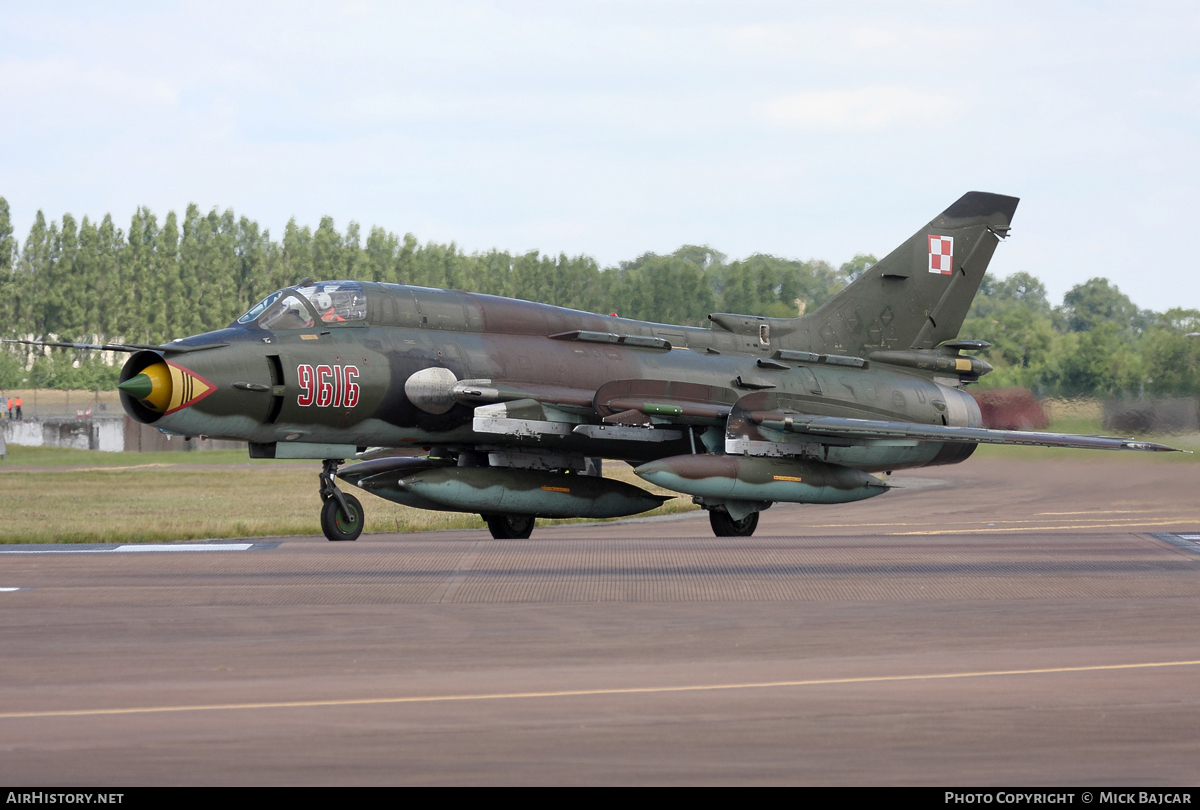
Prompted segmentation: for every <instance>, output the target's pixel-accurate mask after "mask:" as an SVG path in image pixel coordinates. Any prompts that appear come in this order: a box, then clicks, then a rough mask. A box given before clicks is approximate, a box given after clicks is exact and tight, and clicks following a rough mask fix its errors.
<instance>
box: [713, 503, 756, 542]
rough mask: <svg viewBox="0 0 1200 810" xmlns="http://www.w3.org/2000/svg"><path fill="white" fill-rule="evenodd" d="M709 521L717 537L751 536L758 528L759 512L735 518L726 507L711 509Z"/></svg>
mask: <svg viewBox="0 0 1200 810" xmlns="http://www.w3.org/2000/svg"><path fill="white" fill-rule="evenodd" d="M708 523H709V525H710V526H712V530H713V534H715V535H716V536H717V537H749V536H750V535H752V534H754V530H755V529H757V528H758V512H751V513H750V514H748V515H746V516H745V517H744V518H742V519H741V520H734V519H733V517H732V516H731V515H730V514H729V513H728V512H726V511H725V510H724V509H709V510H708Z"/></svg>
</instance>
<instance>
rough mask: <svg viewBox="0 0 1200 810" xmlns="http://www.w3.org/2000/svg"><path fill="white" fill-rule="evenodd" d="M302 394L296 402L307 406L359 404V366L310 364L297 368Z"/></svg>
mask: <svg viewBox="0 0 1200 810" xmlns="http://www.w3.org/2000/svg"><path fill="white" fill-rule="evenodd" d="M296 376H297V377H298V378H299V380H300V396H299V397H297V398H296V404H297V405H300V406H301V407H304V408H307V407H308V406H310V405H316V406H317V407H318V408H353V407H354V406H355V405H357V404H358V392H359V391H358V383H356V382H355V380H357V379H358V366H308V365H301V366H297V368H296Z"/></svg>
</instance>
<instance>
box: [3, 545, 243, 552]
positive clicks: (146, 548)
mask: <svg viewBox="0 0 1200 810" xmlns="http://www.w3.org/2000/svg"><path fill="white" fill-rule="evenodd" d="M253 547H254V544H253V543H190V544H187V543H181V544H169V545H168V544H150V543H146V544H143V545H126V546H117V547H116V548H14V549H11V550H10V549H2V548H0V554H113V553H116V552H123V551H249V550H250V549H251V548H253Z"/></svg>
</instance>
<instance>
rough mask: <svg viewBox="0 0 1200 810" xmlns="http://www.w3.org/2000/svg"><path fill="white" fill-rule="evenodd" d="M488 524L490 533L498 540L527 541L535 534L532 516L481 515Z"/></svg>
mask: <svg viewBox="0 0 1200 810" xmlns="http://www.w3.org/2000/svg"><path fill="white" fill-rule="evenodd" d="M480 517H481V518H483V519H484V521H485V522H486V523H487V527H488V531H489V532H491V533H492V537H494V538H495V539H497V540H525V539H526V538H528V537H529V535H531V534H533V517H532V516H530V515H480Z"/></svg>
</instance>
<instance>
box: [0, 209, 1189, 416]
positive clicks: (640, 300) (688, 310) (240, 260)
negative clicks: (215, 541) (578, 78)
mask: <svg viewBox="0 0 1200 810" xmlns="http://www.w3.org/2000/svg"><path fill="white" fill-rule="evenodd" d="M874 262H875V257H874V256H871V255H867V254H859V255H857V256H855V257H854V259H852V260H851V261H849V262H846V263H845V264H843V265H841V266H840V267H834V266H833V265H831V264H829V263H828V262H824V261H819V260H808V261H802V260H796V259H785V258H780V257H777V256H771V255H766V254H754V255H752V256H749V257H747V258H745V259H742V260H738V261H730V260H729V258H728V257H727V256H726V255H725V254H722V253H720V252H718V251H716V250H713V249H712V248H710V247H707V246H696V245H685V246H683V247H681V248H679V249H678V250H676V251H675V252H674V253H671V254H668V255H658V254H654V253H646V254H644V255H642V256H639V257H638V258H636V259H634V260H632V261H625V262H621V263H619V264H618V265H617V266H615V267H608V268H601V267H600V266H599V265H598V264H597V262H596V261H595V260H594V259H592V258H591V257H589V256H582V255H581V256H573V257H572V256H567V255H565V254H559V255H557V256H554V255H548V254H542V253H541V252H539V251H536V250H535V251H529V252H526V253H520V254H513V253H508V252H504V251H498V250H492V251H489V252H486V253H478V252H476V253H467V252H465V251H463V250H462V249H460V248H459V247H458V246H457V245H455V244H454V243H450V244H439V243H435V242H427V243H424V244H422V243H420V242H418V240H417V238H416V237H415V236H413V235H412V234H404V235H403V236H400V235H398V234H396V233H393V232H391V231H387V230H385V229H383V228H380V227H374V228H371V229H370V230H369V231H368V232H367V233H366V234H365V236H364V234H363V232H362V229H361V228H360V226H359V225H358V223H355V222H351V223H349V224H348V225H347V226H346V228H345V230H344V231H339V230H338V229H337V228H336V227H335V223H334V221H333V219H332V218H330V217H325V218H323V219H322V220H321V221H320V223H319V224H318V225H317V227H316V229H315V230H314V229H311V228H309V227H307V226H301V225H299V224H297V223H296V221H295V220H294V219H293V220H291V221H290V222H288V223H287V226H286V227H285V228H284V229H283V234H282V237H281V238H279V239H274V238H273V237H272V235H271V234H270V232H269V231H268V230H267V229H266V228H262V227H260V226H259V225H258V223H256V222H255V221H253V220H251V219H249V218H247V217H245V216H237V215H235V214H234V212H233V210H232V209H226V210H224V211H221V210H219V209H216V208H213V209H212V210H210V211H208V212H207V213H204V212H202V211H201V210H200V209H199V208H198V207H197V206H196V205H189V206H188V207H187V209H186V210H185V211H184V214H183V216H182V217H180V216H178V215H176V213H175V212H173V211H171V212H168V213H167V214H166V216H165V217H163V218H162V219H161V220H160V219H159V217H158V216H157V215H155V214H154V213H153V212H152V211H150V210H149V209H147V208H139V209H138V210H137V211H136V212H134V214H133V216H132V218H131V220H130V222H129V225H128V227H127V228H125V229H122V228H120V227H118V226H117V225H116V223H115V222H114V221H113V218H112V217H111V216H110V215H106V216H104V217H103V219H100V220H98V221H96V220H91V219H89V218H88V217H83V218H82V219H81V220H76V219H75V217H73V216H71V215H70V214H64V215H63V216H62V217H61V219H58V220H49V221H48V220H47V218H46V217H45V215H44V214H43V213H42V212H41V211H39V212H38V213H37V215H36V217H35V218H34V222H33V225H32V226H31V227H30V230H29V233H28V235H27V236H26V237H25V239H24V241H23V242H22V241H19V240H18V239H17V237H16V235H15V234H14V232H13V228H12V223H11V217H10V211H9V205H8V202H7V201H6V200H5V199H4V198H3V197H0V293H2V295H0V319H2V320H0V323H2V324H3V327H2V329H0V333H2V334H3V335H4V336H8V337H29V336H32V337H35V338H52V337H53V338H57V339H60V340H72V341H103V340H112V341H115V340H124V341H128V342H147V343H153V342H162V341H167V340H171V339H172V338H176V337H183V336H185V335H191V334H196V333H199V332H204V331H208V330H212V329H219V328H221V327H224V326H227V325H228V324H229V323H230V322H231V321H233V320H234V319H235V318H237V317H238V315H240V314H241V313H242V312H244V311H246V310H247V309H249V308H250V306H252V305H253V304H254V303H255V302H256V301H258V300H259V299H260V298H262V297H263V296H265V295H267V294H268V293H270V292H272V291H274V290H276V289H279V288H280V287H286V286H291V285H293V284H296V283H297V282H298V281H300V280H301V279H303V278H305V277H309V278H314V279H333V278H344V279H358V280H363V281H383V282H396V283H401V284H414V285H420V286H427V287H443V288H450V289H459V290H468V291H472V292H482V293H490V294H493V295H503V296H509V297H513V298H524V299H528V300H532V301H542V302H544V303H548V304H554V305H557V306H565V307H572V308H575V309H581V310H585V311H589V312H600V313H609V312H616V313H619V314H620V315H623V316H627V317H631V318H638V319H641V320H649V321H658V322H664V323H684V324H691V325H700V326H702V325H705V324H707V316H708V314H709V313H710V312H717V311H723V312H737V313H747V314H754V315H767V316H771V317H784V318H786V317H795V316H796V315H797V314H802V313H803V312H806V311H809V312H811V311H812V310H813V309H815V308H816V307H817V306H820V305H821V304H822V303H824V302H825V301H826V300H828V299H829V298H830V297H831V296H833V295H834V294H836V293H837V292H838V291H839V290H841V289H842V288H843V287H844V286H845V285H846V284H847V283H849V282H850V281H853V280H854V279H855V278H857V277H858V276H859V275H860V274H861V273H862V272H863V271H864V270H866V269H867V268H868V267H870V266H871V265H872V264H874ZM1197 329H1200V313H1198V312H1197V311H1196V310H1182V309H1179V310H1171V311H1169V312H1166V313H1154V312H1149V311H1144V310H1139V309H1138V308H1137V307H1136V306H1134V304H1133V303H1132V302H1131V301H1130V300H1129V298H1128V297H1127V296H1125V295H1124V294H1123V293H1121V292H1120V291H1119V290H1118V289H1117V288H1116V287H1113V286H1111V285H1110V284H1109V283H1108V282H1107V281H1106V280H1104V279H1092V280H1091V281H1089V282H1087V283H1086V284H1082V285H1079V286H1077V287H1075V288H1074V289H1072V290H1071V291H1070V292H1069V293H1068V294H1067V295H1066V297H1065V298H1064V300H1063V303H1062V305H1061V306H1058V307H1053V306H1052V305H1051V304H1050V302H1049V301H1048V299H1047V297H1046V291H1045V288H1044V286H1043V285H1042V284H1041V283H1040V282H1039V281H1038V280H1037V279H1035V278H1033V277H1032V276H1029V275H1027V274H1023V273H1019V274H1016V275H1014V276H1012V277H1010V278H1008V279H1004V280H1002V281H996V280H993V279H990V278H989V279H987V280H985V282H984V286H983V288H982V289H981V293H980V295H979V296H978V297H977V298H976V299H975V303H974V306H973V307H972V309H971V312H970V314H969V316H968V318H967V321H966V323H965V324H964V326H963V329H962V335H963V336H964V337H975V338H982V339H985V340H989V341H991V342H992V344H993V346H992V348H991V349H989V350H987V351H985V352H983V353H982V354H983V356H984V357H985V359H987V360H988V361H989V362H991V363H992V364H993V365H995V366H996V371H995V372H994V373H993V374H991V375H989V376H987V377H985V378H984V383H985V384H988V385H1024V386H1027V387H1030V388H1033V389H1035V390H1037V391H1038V392H1039V393H1044V394H1058V395H1068V396H1077V395H1093V396H1095V395H1108V394H1112V393H1119V392H1127V393H1140V392H1143V391H1146V392H1151V393H1160V394H1187V395H1192V394H1195V393H1197V392H1198V391H1200V339H1196V338H1191V339H1188V338H1185V337H1184V335H1185V333H1186V332H1189V331H1195V330H1197ZM28 357H29V355H28V354H24V353H21V352H18V351H14V352H0V387H8V388H11V387H18V386H19V385H22V384H28V385H39V386H45V387H79V388H97V387H99V388H110V387H112V386H113V385H115V382H116V374H117V373H118V368H119V367H114V366H108V365H105V364H104V363H103V362H101V360H100V358H98V357H96V356H94V355H93V356H90V357H80V356H78V354H77V353H69V352H68V353H50V354H45V353H39V354H38V355H37V358H36V361H35V362H34V363H33V365H32V367H28V368H27V366H28V360H27V358H28Z"/></svg>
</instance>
